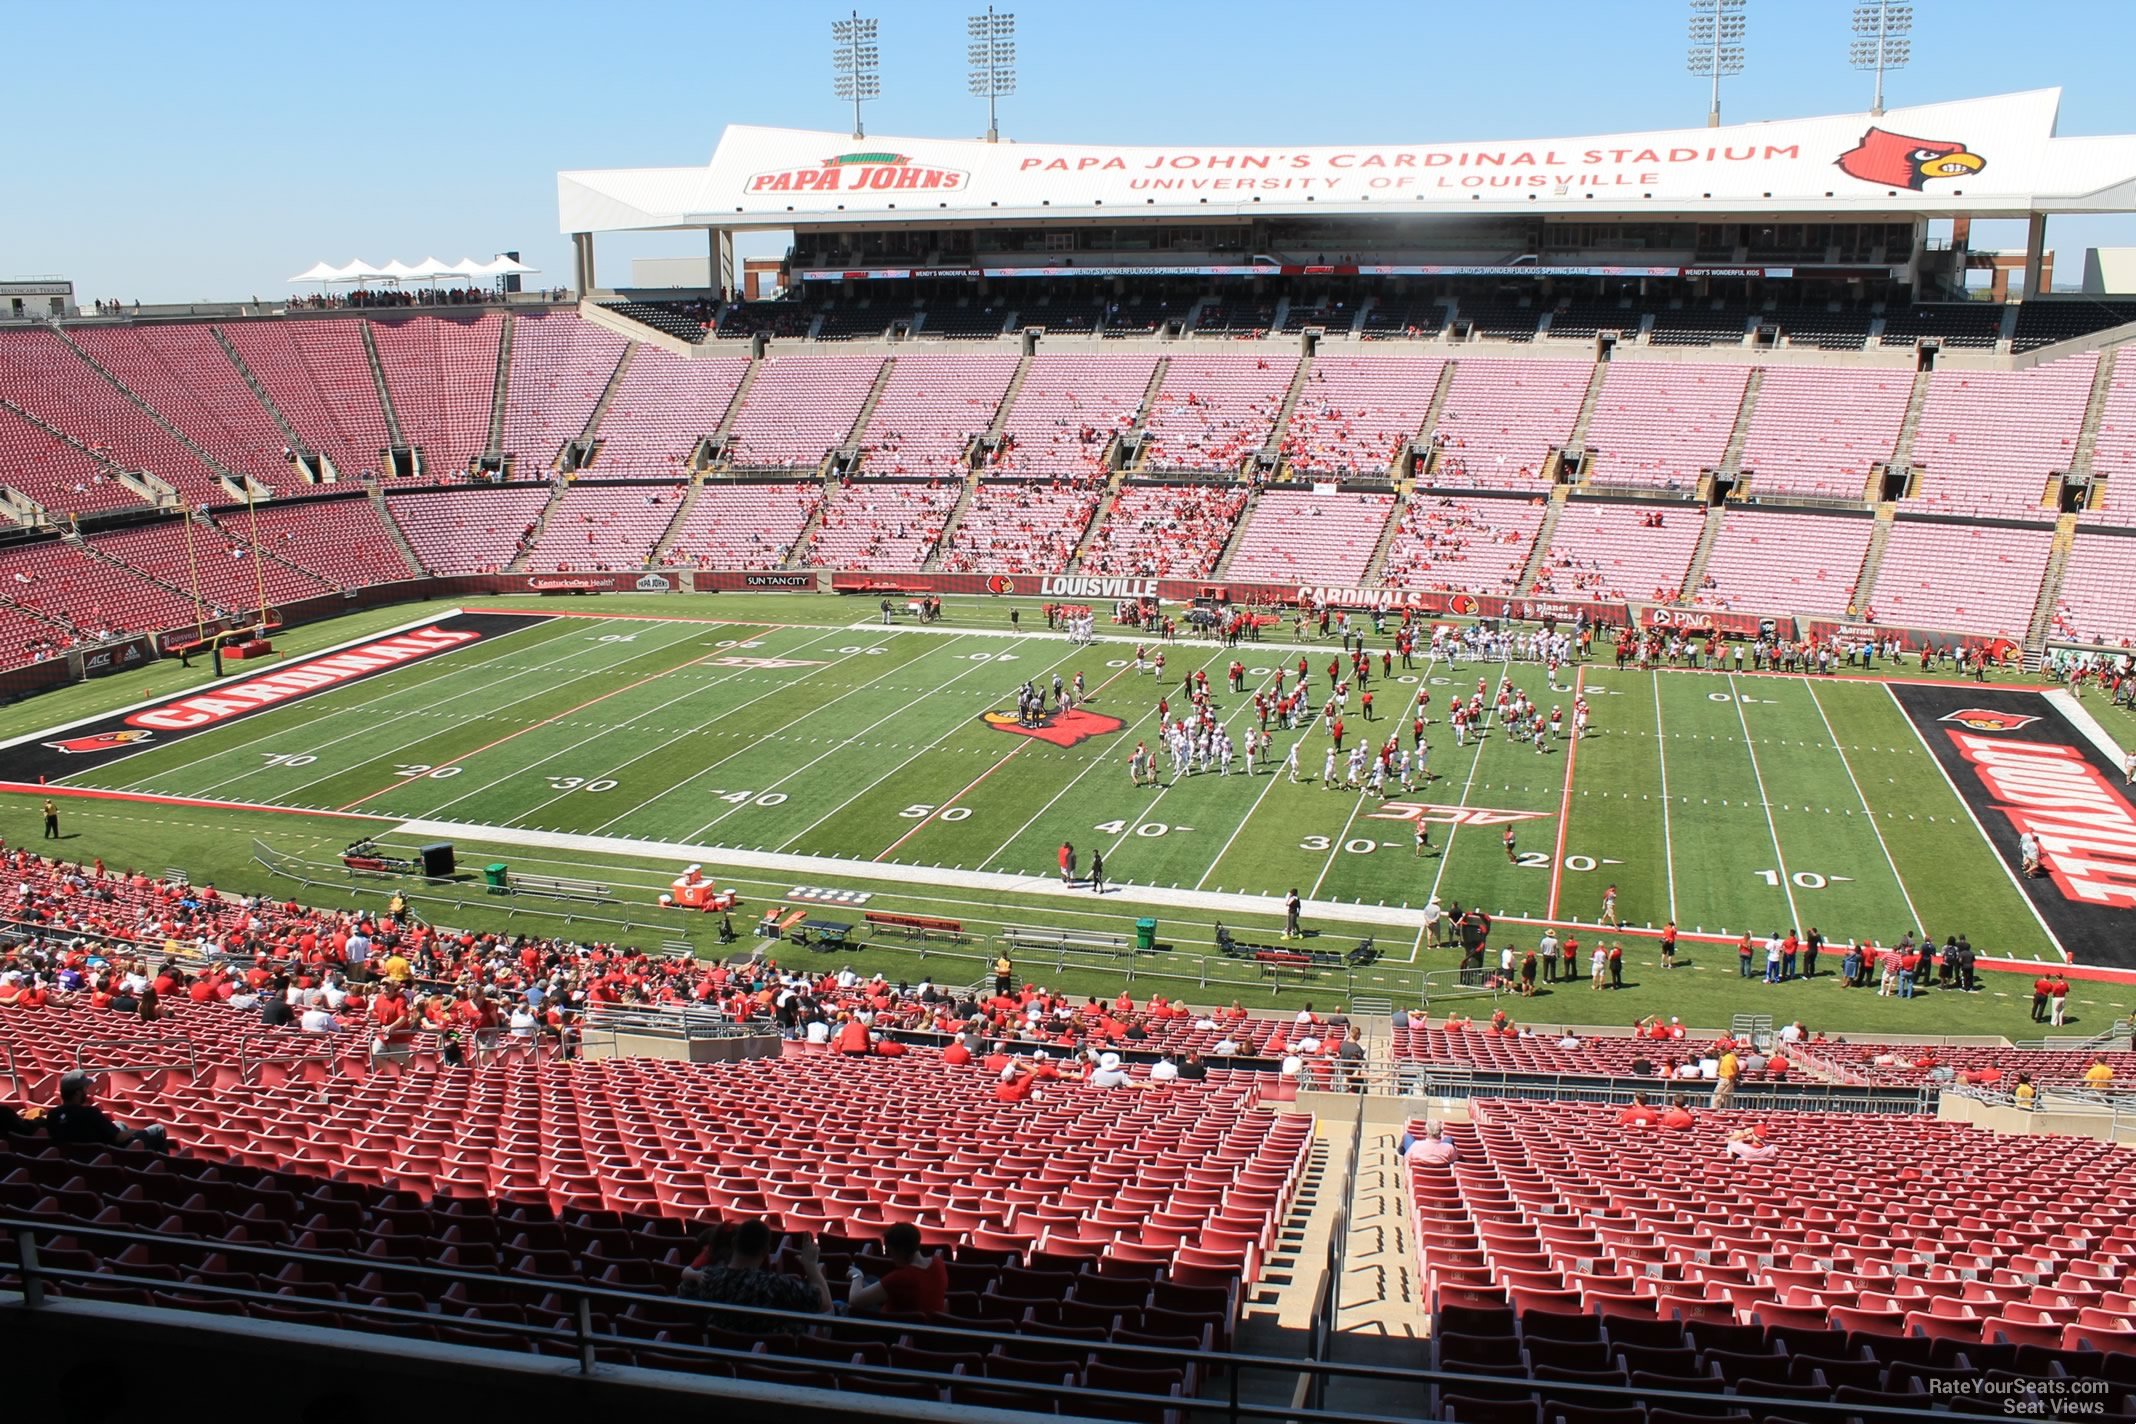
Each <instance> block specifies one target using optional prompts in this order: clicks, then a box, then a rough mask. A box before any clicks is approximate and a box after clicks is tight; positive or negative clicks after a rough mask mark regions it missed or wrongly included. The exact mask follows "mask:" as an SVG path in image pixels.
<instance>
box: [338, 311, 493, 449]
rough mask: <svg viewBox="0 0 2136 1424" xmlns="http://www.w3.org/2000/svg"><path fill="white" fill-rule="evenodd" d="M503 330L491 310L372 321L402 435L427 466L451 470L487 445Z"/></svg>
mask: <svg viewBox="0 0 2136 1424" xmlns="http://www.w3.org/2000/svg"><path fill="white" fill-rule="evenodd" d="M503 332H504V319H503V318H502V317H499V316H495V315H483V316H478V317H476V318H474V319H473V320H471V321H462V320H455V319H452V318H449V317H441V316H416V317H407V318H403V319H401V320H397V321H395V320H375V321H373V322H372V323H371V337H372V340H373V341H374V342H375V343H376V344H377V347H378V364H379V367H380V369H382V370H383V371H384V372H385V373H386V394H387V395H388V396H389V397H391V398H392V401H393V414H394V415H395V416H396V417H398V418H399V420H400V431H401V438H402V439H403V440H405V441H407V442H408V443H409V444H410V445H412V446H414V447H415V448H416V449H418V450H420V451H422V455H423V470H424V473H425V474H428V475H430V476H433V477H446V476H450V475H453V474H457V473H458V472H460V471H462V470H464V469H466V468H467V467H468V466H469V465H470V464H471V463H472V462H473V461H474V460H476V459H477V458H478V457H480V456H481V455H482V453H483V452H484V451H486V450H487V449H488V448H489V425H490V408H491V407H492V405H494V404H495V398H496V392H497V343H498V340H499V339H500V337H501V336H502V335H503Z"/></svg>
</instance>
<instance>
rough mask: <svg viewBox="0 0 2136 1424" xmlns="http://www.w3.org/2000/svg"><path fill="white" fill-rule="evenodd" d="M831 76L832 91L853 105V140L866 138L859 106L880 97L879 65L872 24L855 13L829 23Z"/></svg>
mask: <svg viewBox="0 0 2136 1424" xmlns="http://www.w3.org/2000/svg"><path fill="white" fill-rule="evenodd" d="M831 74H832V82H831V90H832V92H833V93H835V94H836V95H837V96H838V97H839V98H841V99H844V100H847V101H848V102H850V103H851V104H852V105H853V137H855V138H866V137H867V136H868V135H867V131H866V130H865V129H863V128H862V127H861V123H860V106H861V105H862V104H863V103H864V102H866V101H867V100H869V99H880V98H881V97H882V94H883V83H882V66H881V62H880V55H879V53H878V52H877V50H876V48H875V21H873V20H872V19H871V20H863V19H862V18H861V17H860V12H859V11H858V10H855V11H854V12H853V13H852V16H851V17H850V18H848V19H844V20H833V21H831Z"/></svg>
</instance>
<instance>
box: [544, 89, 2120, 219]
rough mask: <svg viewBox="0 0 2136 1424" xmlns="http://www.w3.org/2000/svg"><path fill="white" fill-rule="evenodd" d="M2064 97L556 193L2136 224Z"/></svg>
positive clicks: (595, 183)
mask: <svg viewBox="0 0 2136 1424" xmlns="http://www.w3.org/2000/svg"><path fill="white" fill-rule="evenodd" d="M2060 104H2061V91H2060V90H2058V89H2041V90H2035V91H2032V92H2029V93H2023V94H2006V95H2002V96H1999V97H1996V98H1989V99H1968V100H1961V101H1957V102H1953V103H1948V104H1924V105H1920V106H1918V107H1915V108H1910V109H1893V110H1891V111H1889V112H1888V113H1884V114H1879V115H1874V116H1871V115H1867V114H1838V115H1831V116H1828V117H1825V118H1813V119H1782V120H1776V121H1774V122H1771V123H1759V124H1737V125H1733V126H1731V127H1727V128H1717V129H1668V130H1660V131H1656V132H1650V133H1621V134H1599V135H1590V136H1587V137H1579V138H1554V139H1509V140H1504V141H1500V142H1481V143H1415V144H1349V145H1343V144H1324V145H1306V144H1295V145H1284V144H1278V145H1268V146H1250V147H1225V146H1217V147H1210V146H1203V145H1188V144H1180V145H1152V146H1143V147H1123V146H1087V145H1072V144H1052V143H1036V144H1025V143H996V144H989V143H980V142H976V141H972V140H964V139H929V138H871V139H867V140H856V139H849V138H847V137H846V136H844V135H842V134H837V133H816V132H810V131H803V130H797V129H767V128H750V127H744V126H735V127H731V128H729V129H728V130H727V131H726V133H725V134H724V135H723V136H722V137H721V139H720V143H719V148H718V151H717V152H715V153H714V154H713V156H712V161H711V163H710V164H708V165H706V166H705V167H702V168H626V169H587V170H580V171H576V172H566V173H559V174H558V175H557V206H558V216H559V219H560V226H561V228H562V230H563V231H565V232H596V231H611V230H618V229H631V228H644V227H675V226H704V227H736V228H740V227H773V226H782V227H783V226H791V225H792V224H794V223H795V222H808V223H811V224H821V225H838V224H860V223H867V224H872V225H878V226H879V225H880V224H881V223H883V222H885V221H902V220H913V221H927V220H939V219H942V218H945V217H948V218H958V217H984V218H987V219H989V220H996V221H998V220H1004V219H1011V218H1015V219H1019V220H1029V219H1037V220H1040V221H1044V220H1048V219H1058V218H1062V217H1066V216H1070V215H1074V214H1078V213H1087V212H1088V211H1089V210H1092V209H1099V208H1103V209H1106V210H1108V211H1115V212H1117V211H1122V210H1125V211H1131V212H1133V213H1134V214H1135V215H1136V216H1137V217H1138V218H1148V217H1164V216H1168V215H1171V214H1175V213H1176V214H1186V213H1198V214H1202V215H1207V214H1209V213H1210V212H1211V211H1212V210H1215V211H1219V212H1221V211H1226V210H1230V211H1234V212H1247V211H1250V212H1253V213H1256V214H1267V213H1283V212H1286V211H1293V212H1307V211H1310V212H1314V213H1326V212H1328V211H1329V210H1330V209H1334V210H1338V211H1348V212H1352V213H1358V214H1365V213H1387V212H1397V213H1410V214H1414V213H1417V212H1420V211H1432V210H1439V211H1448V212H1452V211H1460V212H1470V213H1487V212H1494V211H1496V212H1507V211H1520V212H1536V211H1539V210H1549V209H1552V208H1556V209H1559V210H1576V211H1579V212H1584V213H1594V212H1607V211H1616V212H1624V211H1639V212H1644V213H1656V212H1684V211H1689V212H1694V213H1695V212H1701V211H1713V212H1720V211H1730V212H1745V211H1753V212H1757V213H1760V214H1772V213H1785V212H1802V213H1812V212H1814V213H1824V214H1833V213H1855V214H1863V215H1866V214H1869V213H1873V212H1901V213H1938V212H1947V213H1972V214H1997V213H2000V214H2016V213H2029V212H2127V211H2131V210H2136V135H2122V136H2107V137H2093V138H2057V137H2055V134H2054V128H2055V116H2056V111H2057V110H2058V109H2059V107H2060Z"/></svg>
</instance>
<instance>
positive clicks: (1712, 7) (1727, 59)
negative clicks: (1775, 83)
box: [1686, 0, 1746, 129]
mask: <svg viewBox="0 0 2136 1424" xmlns="http://www.w3.org/2000/svg"><path fill="white" fill-rule="evenodd" d="M1745 4H1746V0H1691V56H1690V61H1689V63H1688V64H1687V65H1686V67H1687V68H1688V69H1689V70H1690V71H1691V72H1692V73H1693V74H1704V75H1709V76H1711V77H1712V79H1713V107H1712V108H1711V109H1709V110H1707V112H1706V127H1707V128H1709V129H1716V128H1719V127H1720V126H1721V80H1722V79H1723V78H1724V77H1726V76H1728V75H1733V74H1741V73H1742V72H1743V24H1744V17H1743V10H1744V7H1745Z"/></svg>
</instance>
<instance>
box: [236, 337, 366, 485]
mask: <svg viewBox="0 0 2136 1424" xmlns="http://www.w3.org/2000/svg"><path fill="white" fill-rule="evenodd" d="M208 329H209V330H210V331H212V332H214V333H215V344H216V345H218V346H220V347H221V348H222V350H223V355H225V356H227V357H229V358H230V364H231V366H233V367H235V368H236V370H237V374H238V376H239V378H240V379H242V380H243V381H244V383H245V385H246V386H247V387H248V388H250V389H251V391H252V394H253V395H254V396H255V397H257V398H258V400H259V403H260V408H261V409H263V410H265V411H266V412H267V415H268V417H269V418H270V419H271V420H273V421H274V423H275V425H276V427H277V428H278V429H280V430H281V432H282V438H283V439H284V440H287V441H288V442H289V448H290V449H292V450H295V451H297V452H298V453H300V454H303V455H317V452H316V451H314V450H313V449H312V447H311V444H310V442H308V441H307V440H305V438H304V437H303V436H301V435H299V434H298V433H297V428H296V427H295V426H294V425H291V424H290V423H289V417H288V416H286V415H284V414H282V408H281V407H280V406H278V405H276V404H275V403H274V397H272V396H270V395H268V394H267V384H266V382H264V381H262V380H261V379H260V378H259V377H258V376H256V375H254V374H253V372H252V368H251V367H250V366H247V365H246V364H245V358H244V357H242V356H240V355H238V354H237V347H236V346H234V345H232V344H231V341H230V338H229V337H228V336H227V335H225V334H224V332H223V329H222V328H221V327H219V326H212V327H209V328H208ZM318 458H319V462H320V468H319V483H321V484H325V483H327V482H328V481H329V480H330V479H332V478H333V477H334V476H335V475H338V474H339V473H340V472H339V471H338V470H335V469H334V467H333V465H332V464H331V463H330V462H328V461H327V459H326V457H325V456H323V455H320V456H318Z"/></svg>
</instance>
